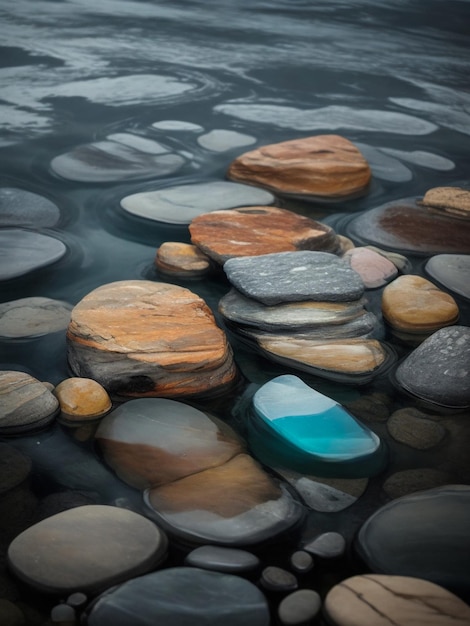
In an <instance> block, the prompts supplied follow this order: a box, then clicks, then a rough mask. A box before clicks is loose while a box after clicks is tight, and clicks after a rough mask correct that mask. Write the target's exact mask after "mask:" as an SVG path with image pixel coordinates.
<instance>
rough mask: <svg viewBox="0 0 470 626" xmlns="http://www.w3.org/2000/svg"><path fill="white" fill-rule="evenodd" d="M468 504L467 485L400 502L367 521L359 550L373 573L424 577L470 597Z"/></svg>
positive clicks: (358, 536)
mask: <svg viewBox="0 0 470 626" xmlns="http://www.w3.org/2000/svg"><path fill="white" fill-rule="evenodd" d="M469 506H470V487H468V486H466V485H447V486H444V487H439V488H436V489H429V490H427V491H420V492H418V493H415V494H411V495H408V496H404V497H402V498H398V499H397V500H393V501H392V502H390V503H388V504H386V505H385V506H383V507H381V508H380V509H378V510H377V511H376V512H375V513H373V514H372V515H371V516H370V517H369V518H368V519H367V520H366V522H365V523H364V524H363V525H362V527H361V529H360V530H359V533H358V535H357V538H356V544H355V547H356V550H357V552H358V554H359V556H360V557H361V559H362V560H363V561H364V563H365V564H366V566H367V567H368V568H369V569H370V570H371V571H375V572H381V573H384V574H393V575H401V576H415V577H416V578H424V579H426V580H430V581H431V582H434V583H436V584H438V585H442V586H443V587H445V588H446V589H449V590H450V591H453V592H455V593H457V594H458V595H462V596H465V595H466V596H468V594H469V592H470V572H469V569H468V554H469V550H470V537H469V534H468V524H469Z"/></svg>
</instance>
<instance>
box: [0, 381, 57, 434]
mask: <svg viewBox="0 0 470 626" xmlns="http://www.w3.org/2000/svg"><path fill="white" fill-rule="evenodd" d="M58 408H59V402H58V400H57V398H55V396H53V395H52V393H51V392H50V391H49V389H47V387H45V386H44V385H43V384H42V383H41V382H39V380H37V379H36V378H33V376H30V375H29V374H25V373H24V372H17V371H8V370H6V371H1V372H0V433H1V434H3V435H16V434H21V433H23V432H26V431H28V430H36V429H38V428H43V427H45V426H47V425H48V424H49V423H50V422H52V420H53V419H54V417H55V415H56V413H57V411H58Z"/></svg>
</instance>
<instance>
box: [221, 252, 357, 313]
mask: <svg viewBox="0 0 470 626" xmlns="http://www.w3.org/2000/svg"><path fill="white" fill-rule="evenodd" d="M224 271H225V273H226V274H227V277H228V279H229V281H230V282H231V283H232V285H233V286H234V287H236V288H237V289H238V290H239V291H241V292H242V293H243V294H244V295H245V296H247V297H249V298H254V299H255V300H258V301H259V302H262V303H263V304H267V305H273V304H280V303H281V302H300V301H304V300H314V301H325V302H348V301H351V300H357V299H359V298H360V297H361V296H362V294H363V293H364V283H363V282H362V279H361V277H360V276H359V274H357V273H356V272H355V271H354V270H352V269H351V268H350V267H349V265H348V263H347V262H346V261H343V260H342V259H339V258H338V257H337V256H335V255H334V254H331V253H329V252H315V251H309V250H305V251H300V252H278V253H274V254H263V255H260V256H256V257H239V258H233V259H229V260H228V261H226V263H225V264H224Z"/></svg>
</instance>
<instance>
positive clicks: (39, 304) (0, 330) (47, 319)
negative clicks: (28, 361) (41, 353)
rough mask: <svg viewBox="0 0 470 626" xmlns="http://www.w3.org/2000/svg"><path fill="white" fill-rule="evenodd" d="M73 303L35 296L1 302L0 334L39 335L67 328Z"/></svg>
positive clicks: (15, 335)
mask: <svg viewBox="0 0 470 626" xmlns="http://www.w3.org/2000/svg"><path fill="white" fill-rule="evenodd" d="M72 308H73V307H72V305H71V304H68V303H67V302H62V301H60V300H53V299H51V298H42V297H33V298H20V299H19V300H10V301H9V302H4V303H3V304H0V336H1V337H5V338H8V339H17V338H19V337H37V336H40V335H47V334H48V333H54V332H57V331H59V330H64V329H65V328H67V326H68V324H69V322H70V312H71V310H72Z"/></svg>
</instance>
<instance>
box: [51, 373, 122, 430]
mask: <svg viewBox="0 0 470 626" xmlns="http://www.w3.org/2000/svg"><path fill="white" fill-rule="evenodd" d="M54 394H55V396H56V398H57V399H58V400H59V404H60V410H61V413H62V418H64V419H65V420H66V421H72V422H81V421H87V420H95V419H98V418H100V417H102V416H103V415H105V414H106V413H107V412H108V411H110V410H111V406H112V403H111V399H110V397H109V396H108V393H107V391H106V389H105V388H104V387H102V386H101V385H100V384H99V383H98V382H96V380H92V379H91V378H78V377H77V378H66V379H65V380H63V381H62V382H61V383H59V384H58V385H57V387H56V388H55V389H54Z"/></svg>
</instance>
